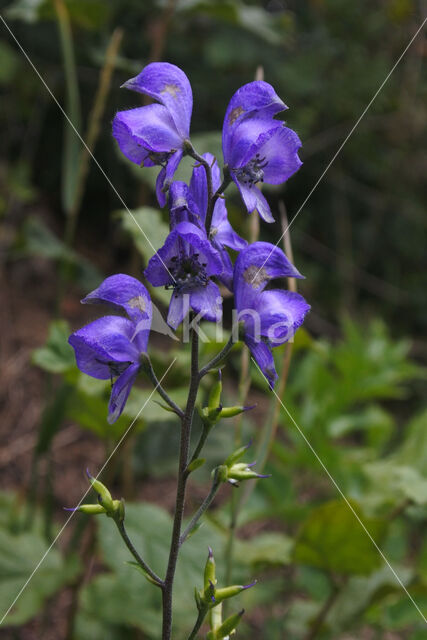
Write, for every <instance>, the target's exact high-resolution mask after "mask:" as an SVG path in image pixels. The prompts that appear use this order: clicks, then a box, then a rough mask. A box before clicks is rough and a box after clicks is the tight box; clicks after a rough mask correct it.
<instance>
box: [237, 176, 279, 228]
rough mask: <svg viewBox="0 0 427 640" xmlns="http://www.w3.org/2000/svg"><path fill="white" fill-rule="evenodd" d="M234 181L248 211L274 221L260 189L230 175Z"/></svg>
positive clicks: (268, 220) (267, 220)
mask: <svg viewBox="0 0 427 640" xmlns="http://www.w3.org/2000/svg"><path fill="white" fill-rule="evenodd" d="M232 178H233V180H234V182H235V183H236V184H237V187H238V189H239V191H240V195H241V196H242V198H243V202H244V203H245V206H246V209H247V210H248V213H253V212H254V211H256V212H257V213H258V214H259V215H260V216H261V218H262V219H263V220H265V221H266V222H274V218H273V216H272V215H271V210H270V205H269V204H268V202H267V200H266V199H265V198H264V196H263V195H262V193H261V191H260V190H259V189H258V187H256V186H255V185H253V184H245V183H244V182H242V181H241V180H238V179H237V178H236V177H235V176H234V175H232Z"/></svg>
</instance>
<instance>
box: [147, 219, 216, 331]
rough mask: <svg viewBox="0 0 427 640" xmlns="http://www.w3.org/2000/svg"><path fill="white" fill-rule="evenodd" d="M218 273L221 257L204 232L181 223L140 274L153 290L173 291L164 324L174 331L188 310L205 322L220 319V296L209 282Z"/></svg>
mask: <svg viewBox="0 0 427 640" xmlns="http://www.w3.org/2000/svg"><path fill="white" fill-rule="evenodd" d="M166 267H167V268H166ZM221 272H222V261H221V257H220V255H219V253H218V251H216V249H214V248H213V247H212V245H211V243H210V242H209V240H208V237H207V235H206V233H205V231H204V230H202V229H200V227H198V226H197V225H195V224H193V223H192V222H187V221H183V222H178V223H177V224H176V225H175V226H173V228H172V231H171V232H170V234H169V235H168V237H167V238H166V242H165V244H164V245H163V247H161V249H159V250H158V251H157V253H156V254H154V256H153V257H152V258H151V259H150V261H149V263H148V266H147V268H146V269H145V272H144V273H145V277H146V278H147V280H148V281H149V282H151V284H152V285H153V286H155V287H161V286H164V287H166V288H167V289H173V293H172V297H171V301H170V305H169V313H168V319H167V322H168V324H169V325H170V326H171V327H172V328H173V329H176V328H177V327H178V325H179V324H180V323H181V322H182V321H183V319H184V318H185V316H186V315H187V313H188V311H189V310H190V308H191V309H193V310H194V311H195V312H196V313H198V314H200V317H201V318H205V319H206V320H211V321H214V322H215V321H217V320H219V319H220V318H221V306H220V302H221V294H220V292H219V289H218V286H217V285H216V284H215V283H214V282H212V280H211V279H210V278H211V277H212V276H219V275H221Z"/></svg>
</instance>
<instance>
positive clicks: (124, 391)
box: [108, 364, 140, 424]
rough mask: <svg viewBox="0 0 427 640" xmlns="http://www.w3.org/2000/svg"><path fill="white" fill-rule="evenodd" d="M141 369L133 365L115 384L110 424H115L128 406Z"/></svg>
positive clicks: (110, 403) (110, 408)
mask: <svg viewBox="0 0 427 640" xmlns="http://www.w3.org/2000/svg"><path fill="white" fill-rule="evenodd" d="M139 368H140V365H139V364H131V365H130V366H129V367H128V368H127V369H126V370H125V371H124V372H123V373H122V374H121V375H120V376H119V377H118V378H117V380H116V381H115V383H114V384H113V388H112V389H111V396H110V402H109V403H108V422H109V424H113V422H115V421H116V420H117V419H118V418H119V417H120V415H121V413H122V411H123V409H124V406H125V404H126V400H127V399H128V397H129V393H130V390H131V389H132V385H133V383H134V382H135V379H136V376H137V375H138V371H139Z"/></svg>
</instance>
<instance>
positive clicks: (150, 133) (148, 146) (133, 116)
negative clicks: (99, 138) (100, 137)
mask: <svg viewBox="0 0 427 640" xmlns="http://www.w3.org/2000/svg"><path fill="white" fill-rule="evenodd" d="M113 136H114V137H115V138H116V140H117V142H118V143H119V147H120V149H121V151H122V153H123V154H124V155H125V156H126V157H127V158H129V160H132V162H136V163H137V164H141V160H140V155H139V154H138V153H136V154H135V145H136V146H137V147H138V146H140V147H141V148H142V149H145V150H148V151H149V152H153V153H161V154H164V153H171V152H172V151H177V150H178V149H180V148H181V146H182V140H181V138H180V136H179V135H178V133H177V131H176V128H175V125H174V122H173V120H172V118H171V117H170V114H169V112H168V110H167V109H166V107H163V106H162V105H160V104H149V105H147V106H146V107H139V108H137V109H129V110H128V111H119V112H118V113H117V114H116V116H115V118H114V120H113ZM146 155H147V154H146V153H145V155H144V157H145V156H146ZM153 162H155V160H152V162H151V163H150V164H152V163H153ZM159 164H160V162H159Z"/></svg>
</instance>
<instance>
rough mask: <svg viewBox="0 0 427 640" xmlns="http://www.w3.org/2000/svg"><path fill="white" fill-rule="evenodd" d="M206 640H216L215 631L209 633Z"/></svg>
mask: <svg viewBox="0 0 427 640" xmlns="http://www.w3.org/2000/svg"><path fill="white" fill-rule="evenodd" d="M206 640H216V635H215V634H214V632H213V631H208V633H207V635H206Z"/></svg>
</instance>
